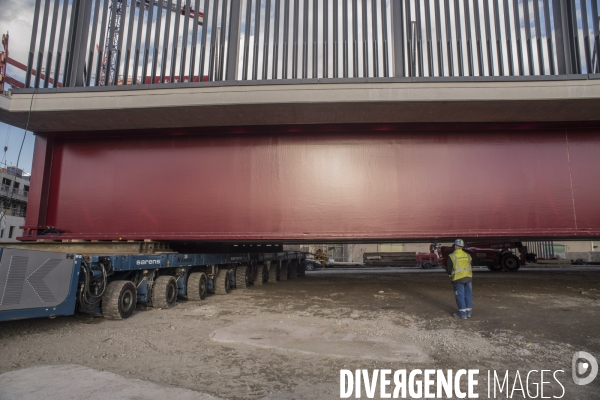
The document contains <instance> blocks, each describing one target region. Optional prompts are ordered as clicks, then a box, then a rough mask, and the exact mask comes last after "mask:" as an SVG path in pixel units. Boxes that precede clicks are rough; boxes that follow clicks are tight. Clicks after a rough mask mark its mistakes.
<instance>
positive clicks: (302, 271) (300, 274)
mask: <svg viewBox="0 0 600 400" xmlns="http://www.w3.org/2000/svg"><path fill="white" fill-rule="evenodd" d="M305 276H306V266H305V265H304V263H303V262H302V261H301V260H299V261H298V277H299V278H304V277H305Z"/></svg>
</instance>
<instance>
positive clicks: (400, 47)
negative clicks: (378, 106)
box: [390, 0, 405, 78]
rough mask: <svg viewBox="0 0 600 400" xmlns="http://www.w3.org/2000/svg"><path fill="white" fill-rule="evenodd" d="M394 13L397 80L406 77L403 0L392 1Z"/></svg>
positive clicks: (395, 73) (395, 72)
mask: <svg viewBox="0 0 600 400" xmlns="http://www.w3.org/2000/svg"><path fill="white" fill-rule="evenodd" d="M390 4H391V9H392V10H391V12H392V60H393V64H394V66H393V71H394V75H393V76H395V77H397V78H401V77H404V39H405V30H404V18H403V10H402V5H403V4H404V1H403V0H400V1H392V2H391V3H390Z"/></svg>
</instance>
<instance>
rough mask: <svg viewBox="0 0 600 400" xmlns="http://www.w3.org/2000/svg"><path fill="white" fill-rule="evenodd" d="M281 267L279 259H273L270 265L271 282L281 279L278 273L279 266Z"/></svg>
mask: <svg viewBox="0 0 600 400" xmlns="http://www.w3.org/2000/svg"><path fill="white" fill-rule="evenodd" d="M278 267H279V261H271V265H270V266H269V282H277V281H278V280H279V279H277V278H279V277H278V276H277V274H278V272H279V271H278V269H279V268H278Z"/></svg>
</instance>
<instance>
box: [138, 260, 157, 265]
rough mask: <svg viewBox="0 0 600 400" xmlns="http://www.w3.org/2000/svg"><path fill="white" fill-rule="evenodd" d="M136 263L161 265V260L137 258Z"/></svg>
mask: <svg viewBox="0 0 600 400" xmlns="http://www.w3.org/2000/svg"><path fill="white" fill-rule="evenodd" d="M135 264H136V265H160V260H137V261H136V262H135Z"/></svg>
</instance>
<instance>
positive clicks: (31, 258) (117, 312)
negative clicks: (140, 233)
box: [0, 248, 305, 321]
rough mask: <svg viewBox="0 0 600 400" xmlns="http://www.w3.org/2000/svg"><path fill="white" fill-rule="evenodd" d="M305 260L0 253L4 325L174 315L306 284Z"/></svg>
mask: <svg viewBox="0 0 600 400" xmlns="http://www.w3.org/2000/svg"><path fill="white" fill-rule="evenodd" d="M304 258H305V253H302V252H280V253H258V254H256V253H252V254H251V253H242V254H139V255H90V254H85V255H81V254H67V253H56V252H49V251H36V250H23V249H13V248H0V321H7V320H15V319H25V318H40V317H55V316H58V315H73V314H75V313H86V314H91V315H96V316H104V317H105V318H111V319H125V318H129V317H130V316H132V315H133V313H134V311H135V309H136V305H137V304H144V305H146V306H152V307H156V308H171V307H173V306H174V305H175V304H176V303H177V300H178V299H187V300H192V301H194V300H195V301H200V300H204V299H205V298H206V296H207V295H208V294H212V293H214V294H227V293H229V292H230V290H231V289H233V288H235V289H245V288H247V287H248V286H249V285H262V284H263V283H266V282H276V281H279V280H287V279H288V278H289V279H294V278H297V277H303V276H304V268H303V267H302V266H303V263H302V260H303V259H304Z"/></svg>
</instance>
